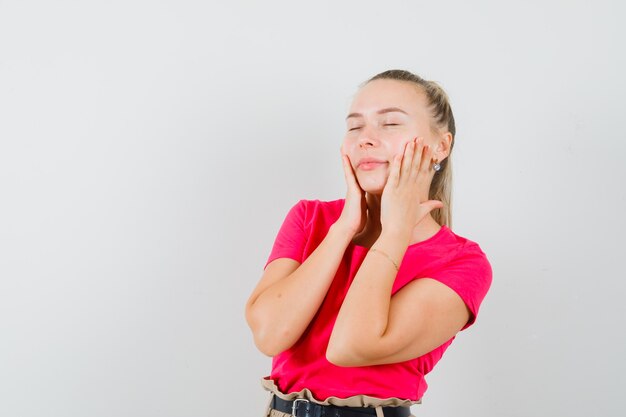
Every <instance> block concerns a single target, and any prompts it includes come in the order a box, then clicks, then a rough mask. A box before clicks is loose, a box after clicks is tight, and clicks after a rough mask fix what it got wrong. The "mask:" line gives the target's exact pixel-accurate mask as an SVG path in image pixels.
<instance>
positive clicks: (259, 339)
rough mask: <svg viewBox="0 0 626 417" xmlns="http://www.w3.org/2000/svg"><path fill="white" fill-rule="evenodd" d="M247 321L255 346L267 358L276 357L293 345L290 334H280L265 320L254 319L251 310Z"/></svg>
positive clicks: (247, 315) (247, 313)
mask: <svg viewBox="0 0 626 417" xmlns="http://www.w3.org/2000/svg"><path fill="white" fill-rule="evenodd" d="M246 321H247V323H248V326H249V327H250V330H251V331H252V336H253V338H254V345H255V346H256V347H257V349H258V350H259V351H260V352H261V353H262V354H264V355H266V356H269V357H274V356H276V355H278V354H279V353H282V352H284V351H285V350H287V349H289V348H290V347H291V345H292V344H293V343H290V342H289V340H290V338H289V333H288V332H280V330H279V329H277V328H276V326H275V325H273V324H272V323H264V321H263V320H260V319H259V318H258V317H254V316H253V314H252V313H251V311H250V310H248V311H247V312H246ZM281 333H282V334H281Z"/></svg>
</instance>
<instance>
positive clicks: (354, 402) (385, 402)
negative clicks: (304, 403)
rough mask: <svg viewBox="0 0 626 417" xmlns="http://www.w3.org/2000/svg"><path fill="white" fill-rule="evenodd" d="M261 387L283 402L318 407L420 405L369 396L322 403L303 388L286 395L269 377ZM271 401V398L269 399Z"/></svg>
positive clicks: (330, 398)
mask: <svg viewBox="0 0 626 417" xmlns="http://www.w3.org/2000/svg"><path fill="white" fill-rule="evenodd" d="M261 385H262V386H263V389H264V390H266V391H269V392H271V393H272V394H274V396H276V397H278V398H280V399H282V400H285V401H293V400H295V399H298V398H300V399H305V400H308V401H310V402H311V403H315V404H320V405H335V406H340V407H371V408H380V407H410V406H411V405H415V404H421V403H422V401H421V400H417V401H414V400H408V399H402V398H397V397H390V398H377V397H372V396H369V395H353V396H350V397H347V398H338V397H328V398H326V399H325V400H323V401H320V400H318V399H317V398H315V396H314V395H313V393H312V392H311V391H310V390H309V389H307V388H304V389H302V390H300V391H297V392H290V393H288V394H286V393H283V392H282V391H280V390H279V389H278V386H277V385H276V382H275V381H274V380H272V379H271V378H270V377H264V378H262V379H261ZM270 401H271V398H270Z"/></svg>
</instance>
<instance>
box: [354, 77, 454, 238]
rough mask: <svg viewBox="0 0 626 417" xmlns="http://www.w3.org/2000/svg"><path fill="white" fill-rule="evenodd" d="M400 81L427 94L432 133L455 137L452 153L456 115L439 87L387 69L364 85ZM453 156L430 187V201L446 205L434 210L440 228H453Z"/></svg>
mask: <svg viewBox="0 0 626 417" xmlns="http://www.w3.org/2000/svg"><path fill="white" fill-rule="evenodd" d="M380 79H384V80H397V81H407V82H411V83H413V84H415V85H416V86H418V87H420V88H421V90H422V91H423V92H424V93H425V94H426V97H427V100H428V104H429V106H430V112H431V116H432V117H431V120H432V122H433V123H431V125H430V129H431V131H432V132H433V133H434V134H436V135H438V134H440V132H441V131H442V130H443V131H444V132H445V131H448V132H450V133H451V134H452V142H450V154H451V153H452V148H453V146H454V137H455V135H456V126H455V124H454V115H453V114H452V108H451V107H450V100H449V99H448V95H447V94H446V92H445V91H444V90H443V88H441V86H440V85H439V84H437V83H436V82H434V81H428V80H425V79H423V78H422V77H420V76H419V75H416V74H413V73H412V72H409V71H405V70H397V69H396V70H388V71H385V72H381V73H380V74H377V75H375V76H373V77H372V78H370V79H369V80H367V81H366V82H365V83H364V84H367V83H369V82H370V81H374V80H380ZM450 154H449V155H448V157H447V158H445V159H444V160H443V161H439V164H440V165H441V169H440V170H439V171H437V172H435V176H434V177H433V181H432V183H431V184H430V190H429V192H428V198H429V199H431V200H439V201H441V202H442V203H443V207H442V208H440V209H435V210H433V211H431V213H430V214H431V215H432V217H433V219H435V221H436V222H437V223H439V224H440V225H444V224H445V225H446V226H448V227H450V226H451V225H452V207H451V204H452V165H451V162H450Z"/></svg>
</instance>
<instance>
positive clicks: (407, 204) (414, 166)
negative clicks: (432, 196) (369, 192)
mask: <svg viewBox="0 0 626 417" xmlns="http://www.w3.org/2000/svg"><path fill="white" fill-rule="evenodd" d="M432 154H433V152H432V150H431V149H430V147H429V146H428V145H424V142H423V138H417V139H416V140H410V141H409V142H407V143H406V145H405V148H404V153H403V154H399V155H396V156H395V158H394V159H393V162H392V164H391V168H390V173H389V178H388V179H387V183H386V184H385V188H384V189H383V194H382V197H381V202H380V206H381V207H380V221H381V226H382V230H383V232H390V233H393V234H401V235H410V234H411V233H412V232H413V229H414V228H415V225H417V224H418V223H419V222H420V221H421V220H422V219H423V218H424V217H425V216H426V215H427V214H428V213H430V212H431V211H432V210H434V209H436V208H441V207H443V203H442V202H441V201H438V200H428V191H429V188H430V182H431V178H432V174H431V170H432V168H431V158H432Z"/></svg>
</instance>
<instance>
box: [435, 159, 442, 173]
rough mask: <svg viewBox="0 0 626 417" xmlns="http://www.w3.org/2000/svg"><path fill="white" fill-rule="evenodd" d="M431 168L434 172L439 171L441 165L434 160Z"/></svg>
mask: <svg viewBox="0 0 626 417" xmlns="http://www.w3.org/2000/svg"><path fill="white" fill-rule="evenodd" d="M433 169H434V170H435V172H439V171H440V170H441V165H440V164H439V162H438V161H437V160H435V163H434V164H433Z"/></svg>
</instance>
